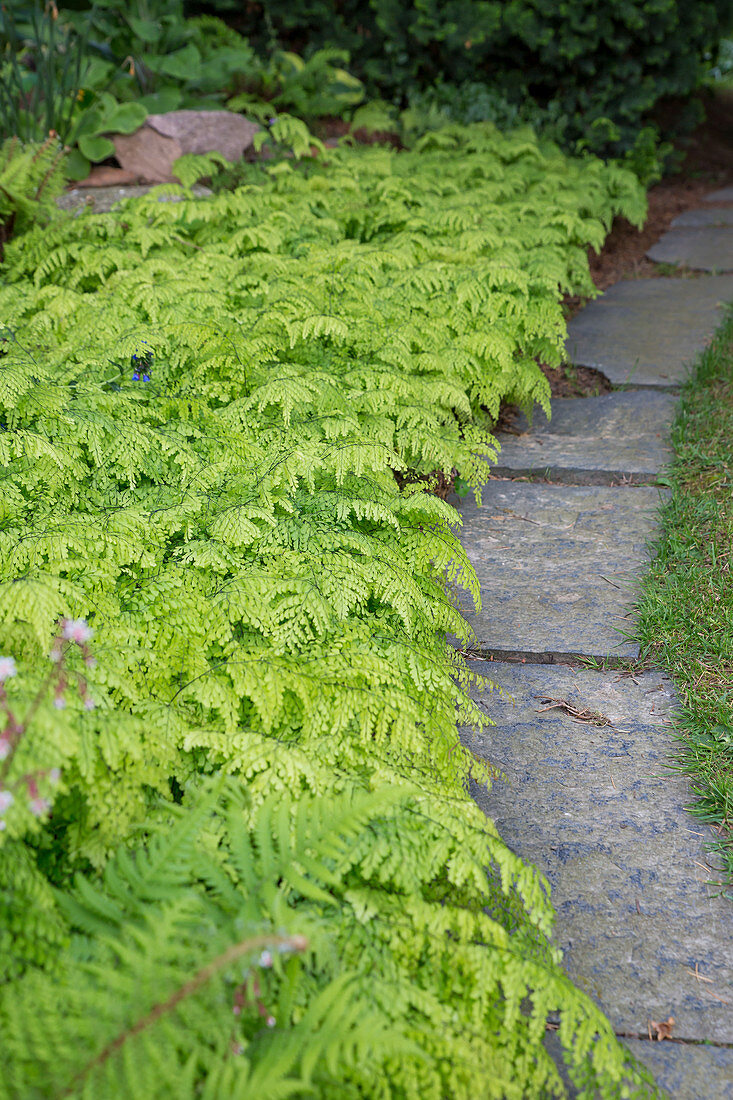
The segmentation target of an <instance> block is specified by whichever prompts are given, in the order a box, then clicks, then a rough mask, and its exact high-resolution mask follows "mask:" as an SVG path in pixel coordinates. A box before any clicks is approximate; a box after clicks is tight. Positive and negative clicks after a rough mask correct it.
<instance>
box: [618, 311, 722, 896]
mask: <svg viewBox="0 0 733 1100" xmlns="http://www.w3.org/2000/svg"><path fill="white" fill-rule="evenodd" d="M672 441H673V444H674V450H675V457H674V460H673V463H672V467H671V470H670V471H669V475H668V476H669V484H670V488H671V498H670V500H669V503H668V504H667V505H666V506H665V508H664V511H663V534H662V536H661V537H660V539H659V542H658V545H657V557H656V559H655V561H654V563H653V565H652V567H651V569H650V572H649V574H648V577H647V579H646V582H645V586H644V592H643V595H642V599H641V606H640V609H639V626H638V630H639V639H640V643H641V653H642V657H647V658H651V659H652V660H653V662H654V664H655V665H657V666H659V667H661V668H664V669H665V670H667V671H668V672H669V673H670V675H671V676H672V678H673V680H674V682H675V684H676V687H677V690H678V692H679V696H680V701H681V704H682V706H681V710H680V718H679V721H678V724H677V734H678V736H679V739H680V751H679V754H678V755H677V757H676V764H677V766H678V767H679V768H680V769H681V770H683V771H684V772H686V773H687V774H689V776H690V777H691V782H692V789H693V791H694V793H695V796H696V797H695V800H694V804H693V805H692V806H691V809H692V810H693V812H694V813H695V814H696V815H697V816H698V817H699V818H700V819H701V820H702V821H705V822H708V823H709V824H710V825H712V826H713V828H714V829H715V830H716V832H717V834H718V839H717V840H716V842H715V844H714V849H715V854H714V855H713V856H712V857H711V863H713V864H717V866H718V867H719V870H718V871H714V872H712V873H711V881H715V882H718V883H719V884H720V885H721V886H722V888H723V889H725V890H726V892H727V893H728V894H729V895H730V896H731V897H733V312H731V313H729V315H728V317H727V319H726V321H725V323H724V324H723V326H722V327H721V329H720V330H719V331H718V333H717V335H716V337H715V339H714V341H713V342H712V344H711V345H710V347H709V348H707V349H706V351H705V352H704V353H703V355H702V356H701V358H700V360H699V362H698V364H697V366H696V368H695V370H694V371H693V373H692V375H691V377H690V379H689V381H688V383H687V384H686V386H685V388H684V390H683V393H682V400H681V402H680V405H679V407H678V410H677V417H676V420H675V423H674V427H673V432H672ZM715 856H717V857H718V858H717V859H716V858H715Z"/></svg>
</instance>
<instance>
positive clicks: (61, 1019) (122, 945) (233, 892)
mask: <svg viewBox="0 0 733 1100" xmlns="http://www.w3.org/2000/svg"><path fill="white" fill-rule="evenodd" d="M218 786H221V784H218ZM425 809H426V803H425V800H424V798H423V797H422V796H421V795H420V794H419V792H416V791H414V790H410V788H409V787H408V786H403V788H402V790H393V791H392V792H391V793H389V794H388V793H387V792H386V791H384V790H383V791H381V792H380V793H379V794H364V793H361V794H356V793H351V794H347V795H342V796H341V797H339V798H333V797H331V798H326V799H320V800H318V801H314V800H312V799H307V798H306V799H300V800H298V801H296V802H293V801H291V800H290V799H287V798H284V799H283V798H278V799H269V800H268V801H266V802H265V803H263V804H262V805H261V806H260V808H259V810H258V811H257V812H256V814H255V816H254V818H251V814H250V812H249V811H248V809H247V805H246V801H245V799H244V797H243V796H242V794H241V793H240V792H239V790H238V788H237V786H235V785H233V784H232V783H229V784H228V786H227V788H226V789H225V791H224V792H222V794H219V795H218V796H217V795H216V794H214V795H213V796H212V795H211V794H208V795H207V794H204V795H203V797H199V800H198V802H196V803H194V805H193V807H192V808H189V809H188V811H187V812H186V813H185V814H181V813H180V812H179V813H177V814H176V815H175V818H174V823H173V825H172V827H169V828H167V829H166V830H165V832H156V833H154V834H153V835H152V837H151V838H150V839H149V841H148V844H147V846H146V848H144V849H141V850H139V851H137V852H135V853H128V852H125V851H123V852H121V853H120V854H119V855H118V856H117V857H116V858H115V859H114V860H113V861H112V862H110V863H109V864H108V865H107V868H106V870H105V872H104V875H103V878H102V880H101V882H100V883H98V884H93V883H91V882H89V881H88V880H86V879H84V878H80V879H79V880H78V881H77V884H76V887H75V889H74V890H73V892H71V893H68V894H64V895H61V896H60V898H59V901H60V906H61V910H62V911H63V913H64V914H65V915H66V917H67V919H68V921H69V923H70V927H71V931H72V933H73V935H74V943H73V947H72V950H71V951H70V952H68V953H67V956H66V957H65V962H64V968H63V969H62V970H61V971H60V972H59V973H57V974H56V975H55V980H54V985H53V989H52V991H50V995H49V992H48V991H47V990H46V984H45V979H44V978H43V977H42V976H41V975H39V974H38V973H32V974H29V975H28V976H27V977H26V978H25V979H24V980H23V981H22V982H20V983H18V984H17V985H16V986H15V987H14V988H13V989H12V991H10V990H8V991H7V992H8V995H7V996H6V997H5V998H4V999H0V1024H1V1026H2V1028H3V1034H4V1037H5V1050H6V1052H7V1053H8V1055H9V1056H10V1057H9V1063H10V1066H11V1070H10V1073H9V1074H8V1075H7V1076H5V1078H4V1081H3V1084H2V1085H0V1096H8V1097H15V1096H24V1097H32V1096H34V1095H41V1093H38V1092H37V1088H38V1086H39V1084H40V1082H43V1086H42V1087H43V1088H44V1089H45V1090H46V1091H45V1093H44V1094H45V1095H48V1089H49V1088H50V1089H52V1090H53V1094H54V1095H68V1096H79V1097H84V1096H89V1097H91V1096H98V1095H100V1094H101V1095H104V1096H108V1097H110V1100H113V1098H114V1097H117V1096H120V1097H122V1096H124V1097H127V1096H138V1095H139V1096H161V1097H162V1096H169V1095H170V1096H173V1095H175V1096H177V1097H179V1098H181V1100H183V1098H185V1097H188V1096H191V1097H194V1096H200V1095H206V1096H212V1097H213V1096H216V1097H239V1096H247V1095H250V1096H251V1095H257V1096H273V1097H277V1096H285V1095H291V1094H292V1095H298V1094H302V1093H304V1092H308V1091H311V1092H313V1093H314V1094H316V1095H318V1096H323V1097H334V1098H336V1097H341V1096H347V1095H353V1096H365V1095H369V1096H372V1095H374V1096H376V1095H379V1096H383V1097H392V1096H394V1097H418V1096H425V1095H427V1096H435V1097H439V1096H444V1095H447V1094H448V1092H449V1094H450V1095H451V1096H455V1097H463V1096H465V1097H473V1096H475V1095H477V1092H476V1089H477V1088H478V1087H479V1085H478V1081H479V1077H477V1073H478V1074H479V1075H480V1078H481V1079H482V1085H481V1090H482V1092H481V1094H482V1095H486V1096H496V1097H500V1096H509V1097H511V1096H516V1097H520V1096H523V1095H527V1093H526V1091H524V1090H525V1089H527V1088H530V1089H532V1090H533V1092H532V1094H533V1095H539V1093H540V1090H541V1089H543V1088H544V1089H548V1090H556V1089H557V1087H558V1084H559V1079H558V1075H557V1071H556V1070H555V1067H554V1065H553V1063H552V1061H551V1059H550V1058H549V1056H547V1055H544V1054H543V1053H542V1048H541V1047H540V1048H538V1049H537V1050H535V1049H534V1048H535V1047H536V1045H537V1041H538V1039H539V1038H541V1035H542V1033H543V1031H544V1018H545V1015H546V1012H547V1010H548V1008H550V1007H556V1006H557V1005H558V1004H561V1003H562V1004H563V1005H564V1006H566V1007H565V1013H564V1017H563V1027H564V1028H565V1032H566V1033H564V1035H563V1037H564V1038H565V1039H566V1041H568V1044H569V1045H570V1043H571V1041H572V1040H576V1041H578V1042H579V1045H580V1049H579V1050H578V1052H577V1054H576V1057H575V1059H574V1062H573V1067H572V1070H571V1072H572V1074H573V1076H575V1077H577V1078H578V1079H579V1078H580V1077H581V1076H582V1075H583V1074H585V1075H587V1076H588V1079H589V1081H590V1082H592V1083H593V1084H597V1083H598V1082H599V1081H603V1079H604V1078H605V1079H606V1087H604V1088H603V1089H602V1093H603V1094H604V1095H621V1092H620V1089H621V1082H622V1081H623V1080H624V1078H625V1077H627V1076H629V1075H630V1076H631V1077H632V1078H633V1077H634V1068H633V1064H632V1063H631V1061H630V1060H629V1061H627V1063H626V1064H625V1065H624V1064H623V1063H622V1062H620V1061H619V1060H618V1058H617V1057H616V1058H615V1059H614V1058H612V1057H610V1052H611V1051H612V1050H613V1045H614V1040H613V1035H612V1033H611V1031H610V1028H609V1026H608V1024H607V1023H606V1022H605V1021H604V1020H603V1018H602V1017H601V1016H600V1014H599V1013H598V1011H597V1010H596V1009H595V1008H594V1007H593V1006H592V1004H591V1002H590V1001H589V1000H588V999H587V998H585V997H584V996H583V995H582V994H579V993H578V992H577V991H575V990H573V989H572V987H571V986H570V985H569V983H568V982H567V979H565V978H564V977H563V976H562V974H561V972H560V971H559V969H558V967H557V964H556V962H555V960H554V958H553V956H552V955H551V954H549V953H548V952H547V951H546V950H544V949H543V948H542V947H541V944H540V945H539V946H536V945H533V944H532V943H531V941H529V940H528V939H527V938H526V937H522V936H521V935H520V936H519V937H515V938H514V939H512V938H511V937H510V936H509V935H508V933H507V931H506V930H505V929H504V928H502V927H501V926H500V925H499V924H498V923H497V922H496V921H495V920H493V919H491V918H489V917H487V916H486V915H485V914H484V913H483V912H482V906H483V905H485V904H486V903H487V901H488V900H489V898H488V897H487V894H486V889H485V881H484V880H483V876H482V875H481V874H479V875H477V877H476V882H475V884H473V885H471V886H468V885H466V884H464V887H463V891H462V894H463V896H462V899H461V902H462V903H461V905H457V904H456V902H455V901H451V900H450V899H449V898H448V897H447V896H443V895H442V894H441V893H439V892H436V889H435V885H434V883H435V882H436V880H439V878H440V874H441V871H443V872H445V869H446V866H447V863H449V862H450V860H451V858H454V856H455V853H456V850H457V848H458V846H459V843H460V842H459V840H458V838H457V837H454V838H452V840H450V841H449V847H448V848H447V849H445V850H443V851H441V850H440V847H439V846H438V847H437V848H433V849H426V847H425V845H424V844H422V845H419V844H417V843H416V841H417V837H418V834H419V833H420V832H422V831H423V830H425V829H427V830H428V831H430V832H431V833H432V834H433V836H434V837H435V838H436V839H437V837H439V836H440V834H441V832H442V833H443V835H444V836H446V830H445V828H444V827H443V828H441V827H440V826H439V824H438V822H437V821H431V820H430V818H429V817H426V816H425ZM248 819H249V820H250V823H249V824H247V821H248ZM446 839H447V836H446ZM394 845H397V847H398V848H401V849H402V851H401V852H400V853H399V855H400V857H401V858H397V853H396V852H395V850H394V848H393V846H394ZM407 854H409V856H410V859H409V862H407V861H405V859H404V857H405V855H407ZM476 854H477V855H478V851H477V853H476ZM426 855H427V856H428V858H427V861H426ZM446 857H447V863H446V862H445V861H446ZM479 859H480V856H479ZM387 887H390V888H391V889H390V891H389V893H386V889H387ZM298 952H304V955H303V958H302V959H299V958H298V957H297V953H298ZM528 983H533V984H534V988H531V986H530V985H528ZM42 991H43V995H41V993H42ZM527 994H530V996H531V997H532V1009H531V1011H530V1013H529V1015H526V1014H523V1013H522V1012H520V1003H521V1002H522V1000H523V998H524V997H525V996H526V995H527ZM448 996H449V998H450V1006H451V1007H450V1008H448V1006H447V1005H446V997H448ZM497 1029H501V1033H502V1034H503V1035H504V1036H505V1040H504V1041H503V1042H501V1043H499V1044H498V1045H496V1044H495V1041H494V1040H493V1038H492V1033H494V1032H495V1031H496V1030H497ZM510 1036H511V1038H509V1037H510ZM583 1036H587V1037H590V1036H592V1038H593V1043H592V1046H590V1047H589V1046H588V1044H587V1042H586V1043H585V1045H584V1043H583ZM530 1051H532V1053H531V1054H530ZM26 1052H28V1053H26ZM485 1059H490V1060H491V1064H492V1073H491V1076H490V1077H489V1078H483V1074H482V1070H481V1069H480V1067H481V1065H482V1064H483V1062H484V1060H485ZM604 1061H605V1064H604ZM530 1063H531V1067H530ZM517 1065H525V1066H526V1069H527V1073H526V1079H525V1080H524V1081H523V1083H521V1084H520V1083H519V1082H517V1081H515V1079H514V1075H515V1073H516V1067H517ZM614 1080H615V1081H616V1086H614V1087H609V1082H612V1081H614ZM638 1080H640V1078H638ZM449 1090H450V1091H449Z"/></svg>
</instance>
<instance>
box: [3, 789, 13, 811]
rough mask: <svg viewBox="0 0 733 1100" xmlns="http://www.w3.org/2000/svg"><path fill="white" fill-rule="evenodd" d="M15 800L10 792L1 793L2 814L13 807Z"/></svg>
mask: <svg viewBox="0 0 733 1100" xmlns="http://www.w3.org/2000/svg"><path fill="white" fill-rule="evenodd" d="M14 801H15V799H14V798H13V796H12V794H11V792H10V791H0V814H4V813H5V811H6V810H9V809H10V807H11V806H12V805H13V802H14Z"/></svg>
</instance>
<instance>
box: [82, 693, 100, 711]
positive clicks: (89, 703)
mask: <svg viewBox="0 0 733 1100" xmlns="http://www.w3.org/2000/svg"><path fill="white" fill-rule="evenodd" d="M96 705H97V704H96V703H95V702H94V700H93V699H90V698H89V696H87V697H86V699H85V700H84V710H94V708H95V706H96Z"/></svg>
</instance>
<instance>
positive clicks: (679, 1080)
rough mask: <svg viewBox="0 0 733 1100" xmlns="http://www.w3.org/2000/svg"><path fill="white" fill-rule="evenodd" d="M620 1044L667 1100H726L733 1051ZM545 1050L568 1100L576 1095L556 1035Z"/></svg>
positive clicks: (548, 1038)
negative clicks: (649, 1075)
mask: <svg viewBox="0 0 733 1100" xmlns="http://www.w3.org/2000/svg"><path fill="white" fill-rule="evenodd" d="M623 1044H624V1046H625V1047H627V1048H628V1049H629V1050H630V1051H631V1053H632V1054H633V1055H634V1057H635V1058H636V1059H637V1060H638V1061H639V1062H641V1063H642V1065H644V1066H646V1068H647V1069H648V1070H649V1071H650V1072H651V1073H652V1074H653V1075H654V1077H655V1079H656V1082H657V1085H658V1086H659V1087H660V1088H661V1089H663V1090H664V1091H665V1094H666V1095H667V1096H668V1097H669V1098H670V1100H730V1096H731V1081H733V1049H731V1048H730V1047H726V1046H708V1045H707V1044H706V1045H702V1044H696V1043H677V1042H674V1041H672V1040H663V1041H662V1042H657V1041H656V1040H652V1041H649V1039H644V1040H640V1039H624V1040H623ZM544 1045H545V1049H546V1050H547V1051H548V1053H549V1054H550V1055H551V1056H552V1058H553V1061H554V1062H555V1064H556V1065H557V1067H558V1069H559V1070H560V1076H561V1077H562V1079H563V1082H564V1084H565V1087H566V1089H567V1093H568V1096H569V1097H571V1098H573V1100H575V1098H576V1097H577V1096H578V1091H577V1089H575V1088H574V1087H573V1085H572V1083H571V1081H570V1078H569V1077H568V1074H567V1071H566V1069H565V1065H564V1063H563V1057H562V1046H561V1044H560V1040H559V1039H558V1038H557V1033H556V1032H552V1031H551V1032H548V1033H547V1035H546V1036H545V1043H544Z"/></svg>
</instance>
